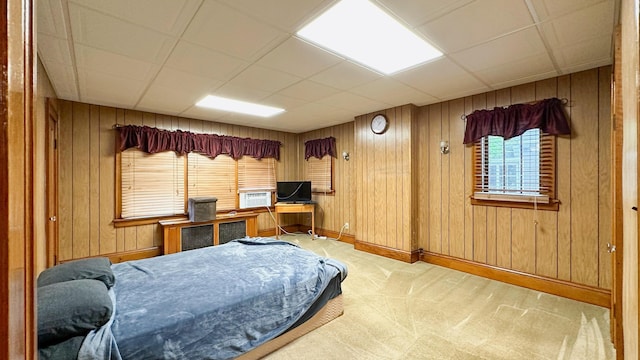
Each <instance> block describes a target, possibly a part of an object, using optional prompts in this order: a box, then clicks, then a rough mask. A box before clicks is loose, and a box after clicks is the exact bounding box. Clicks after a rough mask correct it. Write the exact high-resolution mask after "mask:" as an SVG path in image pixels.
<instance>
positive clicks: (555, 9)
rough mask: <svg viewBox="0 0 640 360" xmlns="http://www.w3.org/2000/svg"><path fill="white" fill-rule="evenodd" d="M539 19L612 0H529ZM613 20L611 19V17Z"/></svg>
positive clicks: (554, 16)
mask: <svg viewBox="0 0 640 360" xmlns="http://www.w3.org/2000/svg"><path fill="white" fill-rule="evenodd" d="M530 1H531V4H532V5H533V8H534V10H535V12H536V14H537V15H538V18H539V19H540V21H546V20H549V19H553V18H556V17H559V16H564V15H566V14H568V13H570V12H574V11H577V10H580V9H584V8H587V7H590V6H592V5H595V4H598V3H603V2H604V3H611V4H613V3H614V0H562V1H558V0H530ZM612 20H613V19H612Z"/></svg>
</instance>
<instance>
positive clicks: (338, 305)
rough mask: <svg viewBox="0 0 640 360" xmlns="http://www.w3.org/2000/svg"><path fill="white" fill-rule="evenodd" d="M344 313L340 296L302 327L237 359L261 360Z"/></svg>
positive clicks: (328, 303)
mask: <svg viewBox="0 0 640 360" xmlns="http://www.w3.org/2000/svg"><path fill="white" fill-rule="evenodd" d="M343 313H344V303H343V300H342V295H338V296H336V297H335V298H333V299H331V300H329V301H328V302H327V303H326V304H325V305H324V307H323V308H322V309H320V310H319V311H318V312H317V313H316V314H315V315H313V316H312V317H311V319H309V320H307V321H306V322H304V323H303V324H300V326H298V327H296V328H295V329H293V330H291V331H287V332H286V333H284V334H282V335H280V336H278V337H277V338H275V339H273V340H270V341H268V342H266V343H264V344H262V345H260V346H258V347H257V348H255V349H253V350H251V351H249V352H246V353H244V354H242V355H241V356H239V357H237V358H236V359H237V360H253V359H260V358H262V357H264V356H266V355H268V354H270V353H272V352H274V351H276V350H277V349H279V348H281V347H283V346H285V345H287V344H288V343H290V342H292V341H293V340H295V339H297V338H299V337H301V336H303V335H305V334H308V333H309V332H311V331H313V330H315V329H317V328H319V327H320V326H322V325H325V324H327V323H329V322H331V321H332V320H334V319H336V318H338V317H340V316H341V315H342V314H343Z"/></svg>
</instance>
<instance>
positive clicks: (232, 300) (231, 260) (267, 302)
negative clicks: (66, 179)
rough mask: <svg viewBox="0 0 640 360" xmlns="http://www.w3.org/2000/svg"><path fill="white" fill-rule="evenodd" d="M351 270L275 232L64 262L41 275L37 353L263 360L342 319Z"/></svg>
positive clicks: (68, 356) (127, 358)
mask: <svg viewBox="0 0 640 360" xmlns="http://www.w3.org/2000/svg"><path fill="white" fill-rule="evenodd" d="M86 262H90V263H91V262H92V264H93V267H94V268H92V269H90V270H86V265H87V264H86ZM83 266H84V267H85V268H83ZM59 267H62V268H63V269H62V270H59V269H57V268H59ZM68 268H71V269H72V270H69V269H68ZM78 268H79V269H84V271H78V270H77V269H78ZM56 271H58V272H61V273H62V275H59V274H55V273H56ZM51 272H54V275H55V276H52V275H51ZM346 276H347V268H346V266H345V265H344V264H342V263H341V262H339V261H337V260H335V259H327V258H323V257H320V256H318V255H316V254H314V253H312V252H310V251H307V250H304V249H301V248H300V247H298V246H296V245H295V244H292V243H289V242H286V241H278V240H274V239H271V238H245V239H238V240H233V241H231V242H229V243H227V244H224V245H220V246H213V247H206V248H202V249H197V250H190V251H185V252H180V253H176V254H171V255H166V256H161V257H155V258H150V259H144V260H137V261H129V262H124V263H119V264H114V265H111V264H110V262H108V259H106V258H93V259H86V260H80V261H76V262H70V263H65V264H62V265H58V266H56V267H53V268H51V269H47V270H45V271H44V272H43V273H42V274H41V275H40V276H39V278H38V345H39V355H40V358H41V359H124V360H136V359H233V358H241V359H255V358H260V357H262V356H264V355H266V354H268V353H270V352H272V351H273V350H275V349H277V348H278V347H281V346H283V345H285V344H287V343H288V342H290V341H292V340H294V339H295V338H297V337H299V336H302V335H304V334H305V333H307V332H309V331H312V330H313V329H315V328H317V327H319V326H321V325H323V324H325V323H327V322H329V321H331V320H332V319H334V318H336V317H338V316H340V315H341V314H342V312H343V310H342V295H341V294H342V290H341V282H342V281H343V280H344V279H345V278H346ZM54 288H55V289H54ZM54 290H55V291H54ZM85 293H86V294H85ZM70 294H73V296H69V295H70ZM97 294H99V295H97ZM105 294H106V295H105ZM75 302H78V303H80V304H77V305H76V304H75ZM85 302H90V303H91V304H90V306H89V307H90V308H91V309H89V310H87V309H85V307H87V305H86V304H85ZM61 311H64V312H71V313H72V315H69V316H66V315H65V314H60V312H61ZM50 317H51V318H52V319H50ZM69 319H71V322H72V323H71V324H68V323H67V322H68V321H69ZM50 327H54V329H53V330H51V329H49V328H50ZM92 327H93V328H92Z"/></svg>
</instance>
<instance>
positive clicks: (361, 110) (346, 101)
mask: <svg viewBox="0 0 640 360" xmlns="http://www.w3.org/2000/svg"><path fill="white" fill-rule="evenodd" d="M318 103H320V104H324V105H328V106H335V107H338V108H342V109H347V110H352V111H355V112H356V113H357V114H365V113H369V112H372V111H375V110H380V109H387V108H390V107H392V105H391V104H388V103H384V102H380V101H375V100H372V99H369V98H366V97H363V96H360V95H356V94H352V93H349V92H341V93H337V94H335V95H331V96H329V97H326V98H324V99H321V100H319V101H318Z"/></svg>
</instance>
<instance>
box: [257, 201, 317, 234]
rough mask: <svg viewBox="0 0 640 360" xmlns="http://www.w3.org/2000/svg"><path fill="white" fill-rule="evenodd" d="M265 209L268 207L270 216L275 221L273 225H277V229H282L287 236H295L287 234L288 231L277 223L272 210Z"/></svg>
mask: <svg viewBox="0 0 640 360" xmlns="http://www.w3.org/2000/svg"><path fill="white" fill-rule="evenodd" d="M265 207H266V208H267V210H268V211H269V215H271V219H273V223H274V224H275V225H276V227H278V228H280V231H282V232H283V233H284V234H287V235H293V234H292V233H290V232H287V230H285V229H284V228H283V227H282V226H280V225H279V224H278V222H277V221H276V218H275V216H273V213H272V212H271V209H270V208H269V207H268V206H265ZM309 231H311V230H309Z"/></svg>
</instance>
